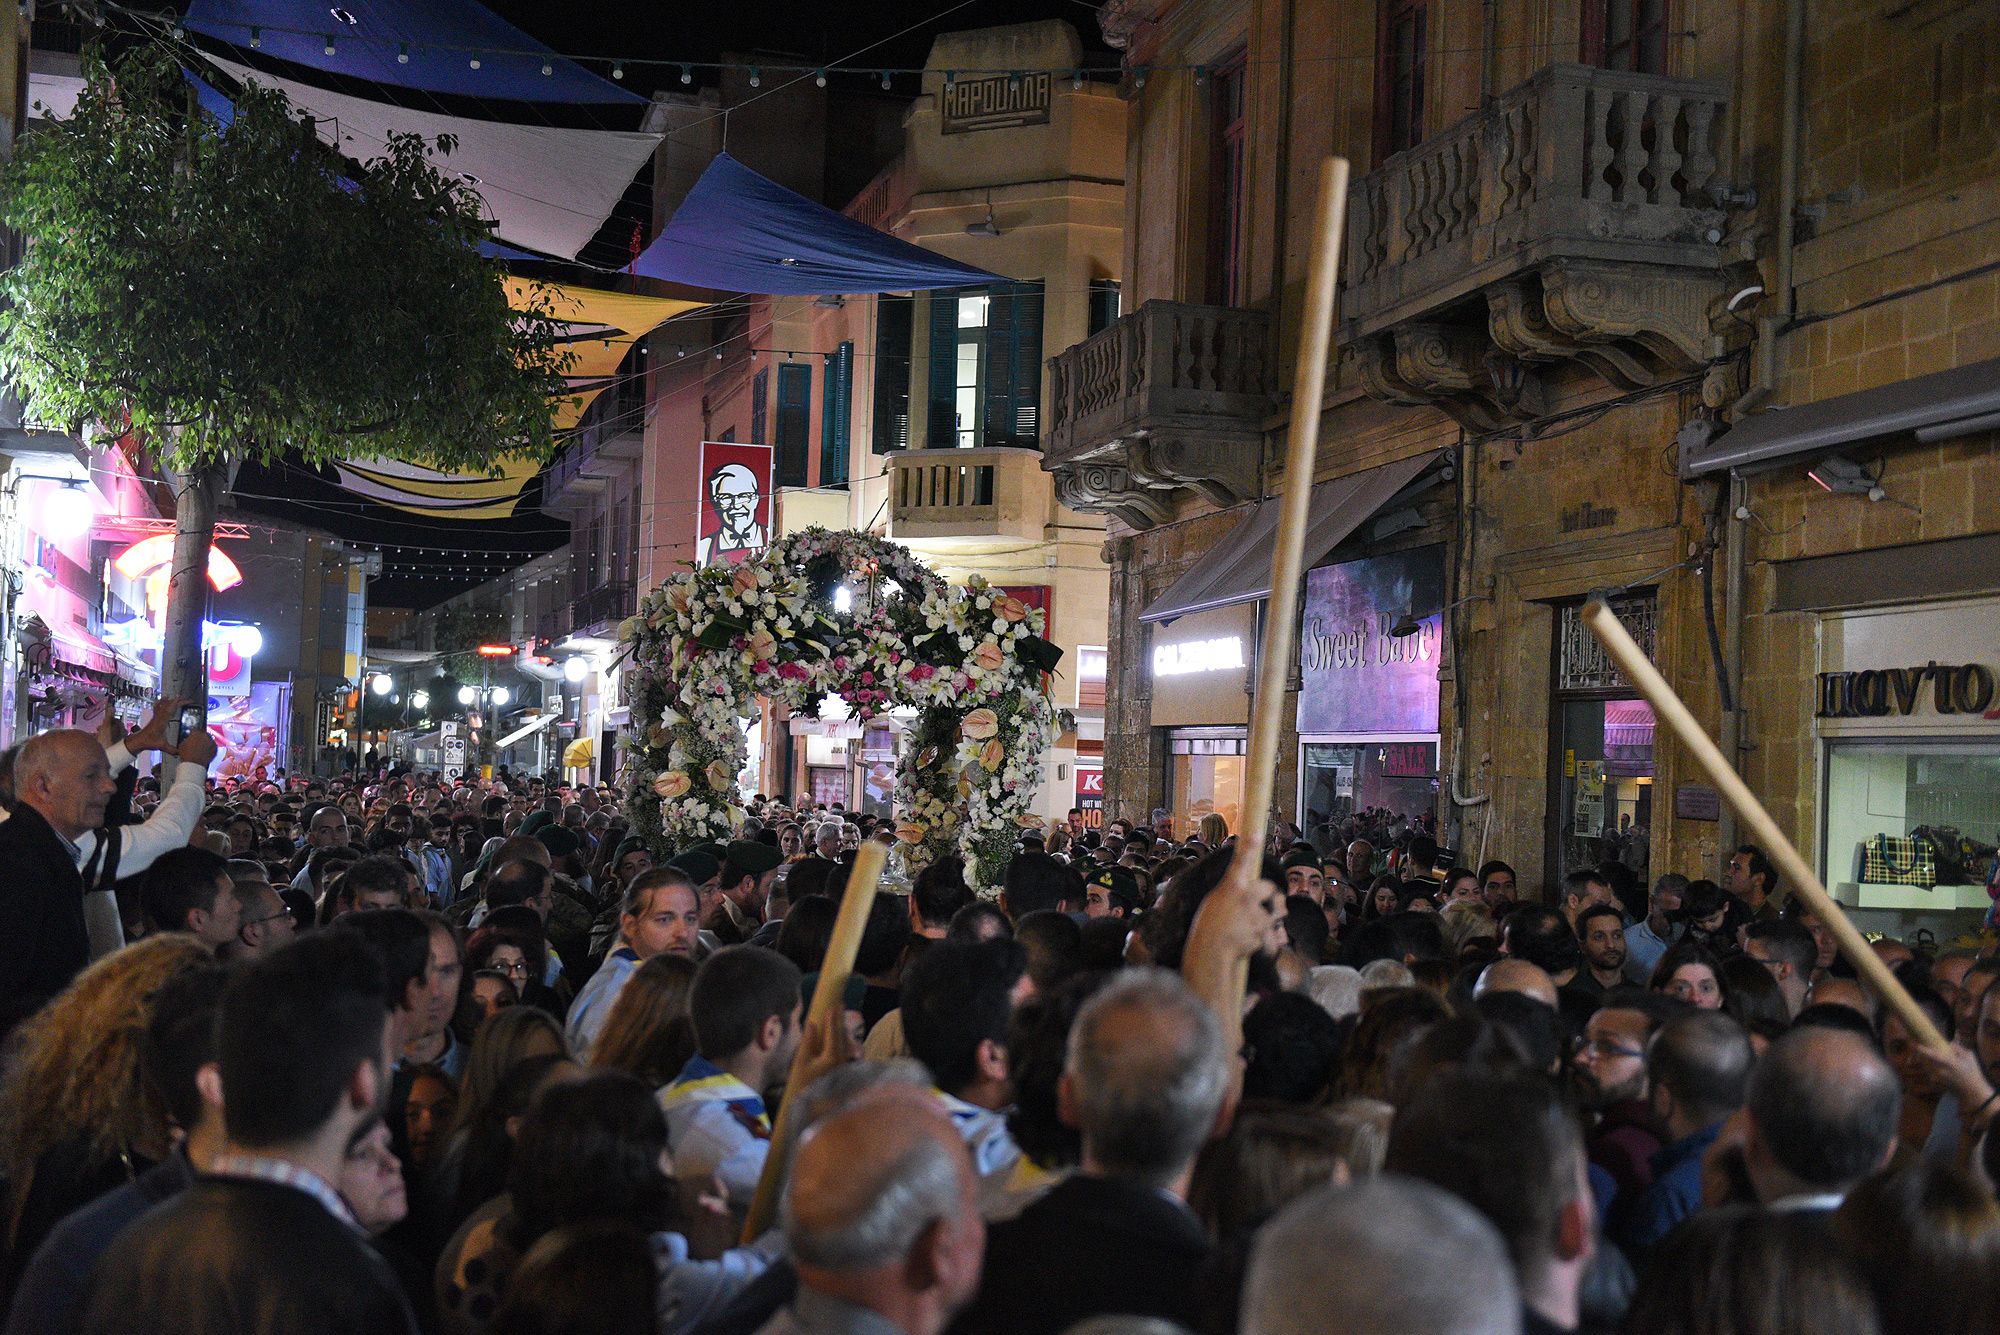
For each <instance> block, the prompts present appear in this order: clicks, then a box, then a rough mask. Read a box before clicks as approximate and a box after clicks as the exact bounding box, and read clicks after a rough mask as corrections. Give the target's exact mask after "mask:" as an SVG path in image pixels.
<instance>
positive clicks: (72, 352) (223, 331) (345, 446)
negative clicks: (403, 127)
mask: <svg viewBox="0 0 2000 1335" xmlns="http://www.w3.org/2000/svg"><path fill="white" fill-rule="evenodd" d="M451 148H452V144H451V142H450V141H449V140H443V139H441V140H439V141H438V142H436V143H435V144H430V145H427V144H425V143H424V142H423V141H422V140H421V139H420V138H419V137H418V136H415V135H404V136H398V137H396V138H395V139H394V140H393V141H392V142H391V143H390V145H389V147H388V150H387V152H386V154H385V155H384V156H383V157H381V158H379V159H377V160H375V161H372V162H368V163H355V162H352V161H349V160H347V159H344V158H342V157H340V156H339V155H338V154H336V153H335V152H333V151H332V150H331V149H329V148H328V147H327V146H326V145H325V144H324V143H323V142H322V140H321V138H320V135H319V132H318V131H317V129H316V127H315V124H314V122H313V119H312V117H311V115H310V114H309V113H306V112H302V111H299V110H296V109H294V108H293V107H292V106H291V105H290V104H289V103H288V101H287V100H286V98H285V97H284V95H283V94H281V93H279V92H276V91H273V90H269V89H263V88H258V87H247V88H245V89H243V90H242V92H241V93H240V94H239V95H238V96H237V98H236V99H235V106H234V114H233V115H232V116H231V117H230V118H229V119H228V120H227V121H226V122H225V121H223V120H219V119H218V118H216V117H215V116H213V115H210V114H209V113H208V112H207V111H205V110H203V109H201V108H200V107H199V106H198V105H196V104H195V102H194V101H193V99H192V98H191V97H190V95H189V92H188V85H187V81H186V79H185V78H184V76H183V75H182V73H181V71H180V69H179V67H178V66H177V64H176V63H175V61H174V59H173V58H172V56H171V55H170V54H168V53H166V52H164V51H162V50H159V49H153V48H146V49H141V50H138V51H135V52H133V53H132V54H130V55H128V56H126V57H124V58H123V59H122V60H121V61H120V62H119V63H118V64H117V65H116V67H115V68H111V67H107V66H105V65H104V64H102V63H100V62H98V61H97V60H96V59H95V58H91V59H90V60H89V62H88V77H87V80H86V84H85V87H84V90H83V93H82V95H81V96H80V97H79V98H78V99H77V103H76V109H75V111H74V112H73V113H72V114H71V115H70V116H69V117H68V118H67V119H65V120H60V121H54V122H51V123H50V124H49V125H48V126H47V127H46V128H45V129H42V130H39V131H37V132H36V133H35V134H34V135H32V136H30V137H28V138H26V139H24V140H22V141H21V143H20V144H19V146H18V148H17V150H16V152H15V155H14V157H13V159H12V160H11V161H10V162H8V163H7V164H6V166H5V168H4V170H0V222H4V223H5V224H6V225H7V226H9V227H11V228H13V229H15V230H16V231H18V232H20V233H21V234H23V235H24V236H25V237H26V238H27V241H28V244H27V247H26V253H25V255H24V257H23V258H22V260H21V261H20V263H18V264H17V265H15V267H14V268H13V269H11V270H9V271H8V272H7V273H6V274H5V275H4V277H0V293H4V298H5V301H4V308H0V374H4V375H5V376H7V378H8V379H9V381H10V382H11V383H12V385H13V386H14V388H15V389H16V391H17V392H18V393H19V394H20V395H21V396H22V398H23V400H24V402H25V406H26V410H27V412H28V413H29V415H31V416H32V417H33V418H34V419H35V420H38V421H41V422H43V423H48V424H51V425H58V426H61V427H66V428H71V429H81V428H82V427H84V426H85V425H88V424H93V423H94V424H100V425H102V426H105V427H108V428H109V429H112V430H117V431H122V430H126V429H129V430H133V431H136V432H139V433H141V435H142V438H143V439H144V441H145V442H146V444H147V445H148V447H149V448H150V449H151V451H152V452H153V454H154V455H155V456H156V457H157V458H159V459H160V460H161V461H162V463H163V465H164V467H165V470H166V471H167V472H168V474H169V479H170V480H171V482H172V483H173V487H174V493H175V498H176V514H175V519H176V524H175V529H176V535H177V536H176V542H175V548H174V562H173V571H172V582H171V584H170V586H169V594H168V609H167V623H166V628H165V645H164V647H163V648H162V650H161V655H160V668H161V677H162V686H163V693H164V694H165V695H167V696H170V697H179V698H185V699H188V700H190V701H194V702H197V703H203V704H205V702H206V700H207V695H208V692H207V678H206V669H205V666H204V661H203V655H202V649H201V622H202V617H203V613H204V612H205V610H206V608H207V604H208V584H207V569H208V551H209V546H210V543H211V541H212V539H213V535H214V526H215V512H216V507H217V505H218V503H219V501H220V499H221V497H222V494H223V493H224V491H225V490H226V489H227V487H228V485H229V482H230V480H231V479H232V478H233V476H234V470H235V467H236V466H237V465H238V464H240V463H241V462H242V461H244V460H246V459H256V460H266V461H268V460H271V459H274V458H277V457H281V456H289V457H303V458H304V459H305V460H306V461H308V462H311V463H323V462H326V461H329V460H334V459H343V458H353V457H361V456H369V455H380V456H387V457H390V458H395V459H401V460H405V461H407V462H411V463H419V464H424V465H428V466H431V467H435V468H441V469H446V470H451V471H459V472H477V471H482V470H488V469H492V470H494V471H496V472H497V461H498V460H499V459H500V458H501V457H502V456H503V455H526V456H530V457H534V458H544V457H546V456H547V455H548V454H549V453H550V452H551V451H552V449H553V447H554V439H553V433H552V430H551V427H550V422H549V408H550V401H551V400H552V399H553V398H556V397H558V396H560V395H562V394H563V393H564V392H565V389H566V387H565V383H564V380H563V373H564V371H565V370H566V369H567V367H568V361H569V354H568V353H566V352H562V351H559V350H558V349H557V347H556V339H557V336H558V330H559V326H558V325H557V324H556V322H555V320H554V318H553V316H552V313H551V311H550V309H549V308H548V305H547V299H546V298H544V299H543V300H542V301H541V302H539V303H538V304H537V305H536V306H535V307H534V308H533V309H529V310H525V311H524V310H519V309H514V308H510V306H509V305H508V300H507V293H506V291H505V289H504V287H503V285H502V279H503V277H504V272H503V271H502V269H501V268H500V267H499V266H498V265H497V264H496V263H495V262H494V261H491V260H488V259H486V258H484V257H482V256H481V255H480V253H479V245H480V243H481V242H483V241H485V240H487V239H488V236H489V233H490V224H489V223H487V222H486V221H485V220H484V218H483V217H482V208H481V201H480V199H479V197H478V195H477V194H476V193H474V191H473V190H472V189H471V187H470V186H468V185H467V184H466V183H465V182H464V181H462V180H461V179H460V178H459V177H458V176H457V174H455V173H452V172H450V171H449V170H445V169H441V167H440V165H439V159H442V158H445V157H447V156H448V155H449V153H450V151H451Z"/></svg>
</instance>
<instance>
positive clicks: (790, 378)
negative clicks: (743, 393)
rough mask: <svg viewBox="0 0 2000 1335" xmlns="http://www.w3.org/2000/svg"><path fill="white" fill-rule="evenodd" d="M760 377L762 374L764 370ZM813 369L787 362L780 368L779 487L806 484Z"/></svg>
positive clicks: (810, 428) (777, 461) (797, 363)
mask: <svg viewBox="0 0 2000 1335" xmlns="http://www.w3.org/2000/svg"><path fill="white" fill-rule="evenodd" d="M758 374H760V375H761V374H763V373H762V372H761V371H760V372H759V373H758ZM812 374H813V373H812V367H810V366H807V365H805V364H804V363H801V362H786V363H784V364H783V365H782V366H780V367H779V368H778V436H777V441H776V444H777V450H776V454H777V459H776V461H775V462H776V464H777V469H778V485H779V486H781V487H803V486H805V485H806V446H807V438H808V437H809V436H810V435H811V433H812Z"/></svg>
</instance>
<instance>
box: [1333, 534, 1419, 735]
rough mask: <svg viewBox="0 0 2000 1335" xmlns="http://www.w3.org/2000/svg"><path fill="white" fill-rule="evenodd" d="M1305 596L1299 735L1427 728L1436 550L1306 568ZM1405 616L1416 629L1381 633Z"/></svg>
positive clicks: (1415, 731) (1407, 730) (1387, 630)
mask: <svg viewBox="0 0 2000 1335" xmlns="http://www.w3.org/2000/svg"><path fill="white" fill-rule="evenodd" d="M1305 592H1306V597H1305V615H1304V618H1303V620H1302V622H1301V625H1300V630H1299V678H1300V689H1299V719H1298V730H1299V732H1300V733H1301V734H1319V733H1381V732H1414V733H1425V732H1436V731H1437V729H1438V662H1439V652H1440V650H1441V648H1442V641H1441V632H1442V629H1443V625H1444V610H1443V609H1444V604H1445V597H1444V548H1443V547H1442V546H1436V547H1417V548H1413V549H1412V550H1410V551H1406V552H1392V553H1390V554H1389V555H1387V556H1376V557H1370V558H1369V559H1367V560H1365V561H1347V562H1344V563H1342V564H1340V565H1334V566H1321V567H1319V568H1318V569H1316V570H1308V571H1307V572H1306V591H1305ZM1405 617H1408V618H1411V619H1413V620H1414V621H1415V622H1416V623H1417V626H1416V633H1415V634H1412V635H1402V636H1398V635H1392V634H1390V633H1389V632H1390V631H1391V629H1392V628H1394V627H1395V626H1396V623H1397V622H1399V621H1401V620H1402V619H1403V618H1405Z"/></svg>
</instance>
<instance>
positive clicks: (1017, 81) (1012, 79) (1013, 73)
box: [1007, 70, 1021, 93]
mask: <svg viewBox="0 0 2000 1335" xmlns="http://www.w3.org/2000/svg"><path fill="white" fill-rule="evenodd" d="M1007 91H1008V92H1010V93H1018V92H1020V91H1021V71H1019V70H1010V71H1008V73H1007Z"/></svg>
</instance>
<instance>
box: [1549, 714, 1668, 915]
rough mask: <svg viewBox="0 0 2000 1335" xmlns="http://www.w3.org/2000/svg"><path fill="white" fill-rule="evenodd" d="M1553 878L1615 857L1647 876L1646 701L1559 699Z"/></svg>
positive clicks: (1649, 784) (1649, 726) (1649, 738)
mask: <svg viewBox="0 0 2000 1335" xmlns="http://www.w3.org/2000/svg"><path fill="white" fill-rule="evenodd" d="M1556 708H1557V711H1558V714H1557V719H1558V726H1559V728H1560V729H1561V733H1560V737H1559V740H1558V744H1557V751H1556V763H1557V769H1556V773H1557V776H1558V779H1557V783H1556V805H1555V809H1554V811H1553V812H1551V813H1550V814H1551V817H1552V819H1553V821H1554V823H1555V827H1556V849H1557V865H1556V868H1555V873H1556V879H1557V883H1558V884H1560V882H1561V878H1562V877H1563V876H1566V875H1568V874H1569V873H1570V872H1573V871H1578V870H1581V869H1582V868H1585V867H1594V866H1596V865H1598V864H1599V863H1602V862H1622V863H1624V864H1625V865H1626V866H1627V867H1630V868H1631V869H1632V871H1633V873H1634V874H1635V875H1636V876H1637V877H1638V878H1639V883H1640V884H1641V885H1646V884H1650V878H1649V876H1648V874H1647V873H1648V871H1649V869H1650V866H1651V862H1652V838H1651V835H1652V823H1653V722H1654V720H1653V707H1652V706H1651V705H1649V704H1647V703H1646V702H1645V701H1644V700H1602V699H1593V700H1558V701H1557V703H1556Z"/></svg>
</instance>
